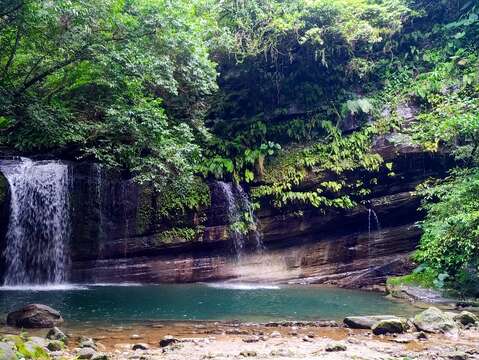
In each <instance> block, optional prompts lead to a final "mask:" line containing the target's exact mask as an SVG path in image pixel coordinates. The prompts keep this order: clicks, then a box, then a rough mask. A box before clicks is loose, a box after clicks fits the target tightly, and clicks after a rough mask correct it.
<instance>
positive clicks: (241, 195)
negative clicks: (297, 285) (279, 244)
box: [216, 181, 264, 259]
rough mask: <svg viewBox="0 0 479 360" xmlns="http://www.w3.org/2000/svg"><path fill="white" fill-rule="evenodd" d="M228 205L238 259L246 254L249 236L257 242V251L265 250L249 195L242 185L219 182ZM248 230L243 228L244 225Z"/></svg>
mask: <svg viewBox="0 0 479 360" xmlns="http://www.w3.org/2000/svg"><path fill="white" fill-rule="evenodd" d="M216 184H217V186H218V187H219V189H220V190H221V193H222V195H223V197H224V201H225V204H226V209H225V210H226V215H227V220H228V223H229V225H230V236H231V238H232V240H233V246H234V250H235V254H236V256H237V257H238V259H239V258H240V257H241V255H242V254H243V252H244V248H245V245H246V240H247V238H248V235H251V236H252V237H253V239H254V240H255V244H254V248H255V251H262V250H263V249H264V245H263V239H262V236H261V233H260V232H259V231H258V227H257V221H256V217H255V216H254V212H253V207H252V205H251V202H250V201H249V198H248V195H247V194H246V192H245V191H244V190H243V188H242V187H241V185H239V184H233V183H227V182H224V181H217V182H216ZM245 224H246V225H247V226H248V228H247V229H245V228H243V225H245Z"/></svg>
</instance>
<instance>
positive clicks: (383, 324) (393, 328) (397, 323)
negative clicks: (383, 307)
mask: <svg viewBox="0 0 479 360" xmlns="http://www.w3.org/2000/svg"><path fill="white" fill-rule="evenodd" d="M408 327H409V326H408V325H407V321H406V320H404V319H387V320H382V321H379V322H377V323H376V324H374V325H373V326H372V328H371V329H372V331H373V334H374V335H385V334H402V333H404V332H406V331H407V329H408Z"/></svg>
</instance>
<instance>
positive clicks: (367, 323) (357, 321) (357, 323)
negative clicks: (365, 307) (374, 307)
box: [343, 315, 399, 329]
mask: <svg viewBox="0 0 479 360" xmlns="http://www.w3.org/2000/svg"><path fill="white" fill-rule="evenodd" d="M391 319H394V320H399V318H398V317H397V316H394V315H374V316H348V317H347V318H345V319H344V320H343V322H344V324H345V325H346V326H347V327H349V328H351V329H371V328H372V327H373V325H374V324H376V323H378V322H379V321H383V320H391Z"/></svg>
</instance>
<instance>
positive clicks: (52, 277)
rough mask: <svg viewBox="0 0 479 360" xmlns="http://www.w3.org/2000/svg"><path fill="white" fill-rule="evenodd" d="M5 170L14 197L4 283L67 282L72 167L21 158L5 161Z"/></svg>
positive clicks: (11, 194) (38, 283) (3, 171)
mask: <svg viewBox="0 0 479 360" xmlns="http://www.w3.org/2000/svg"><path fill="white" fill-rule="evenodd" d="M0 170H1V171H2V173H3V174H4V175H5V177H6V178H7V180H8V183H9V185H10V196H11V199H10V218H9V223H8V230H7V235H6V248H5V250H4V253H3V257H4V259H5V267H6V272H5V278H4V285H8V286H12V285H40V284H61V283H64V282H65V281H66V280H67V279H66V276H67V268H68V265H69V256H68V244H69V240H70V235H71V230H70V223H71V221H70V201H69V193H70V191H69V190H70V176H69V168H68V165H66V164H64V163H61V162H58V161H32V160H30V159H26V158H20V159H18V160H4V161H1V162H0Z"/></svg>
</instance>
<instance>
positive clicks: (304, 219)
mask: <svg viewBox="0 0 479 360" xmlns="http://www.w3.org/2000/svg"><path fill="white" fill-rule="evenodd" d="M396 140H397V139H392V138H386V137H385V138H381V139H377V140H376V144H375V147H376V150H377V151H378V152H379V153H380V154H381V155H382V156H383V157H384V158H385V160H386V161H392V162H394V172H395V173H396V176H394V177H390V176H388V174H387V171H386V170H385V171H384V173H381V174H379V185H377V186H375V188H374V189H373V193H372V195H371V198H370V199H369V204H368V208H366V207H365V206H358V207H357V208H355V209H352V210H343V211H339V210H338V211H330V212H328V213H326V214H324V213H323V212H321V211H320V210H318V209H315V208H312V207H303V208H300V209H298V208H286V209H280V210H279V209H271V208H268V207H262V209H261V210H260V211H259V212H258V213H257V214H256V215H257V221H258V227H259V230H260V231H261V233H262V241H263V243H264V245H265V247H266V250H265V251H264V252H263V253H261V254H254V253H253V254H250V255H247V254H245V255H244V256H242V257H241V261H240V262H238V260H237V258H236V257H235V256H233V253H232V249H233V248H234V247H233V242H232V239H231V238H230V231H229V226H228V216H227V214H226V212H227V206H226V204H225V199H224V194H223V193H222V192H221V191H219V190H220V189H218V188H217V187H216V186H215V185H214V184H212V185H211V187H210V193H211V207H210V208H208V209H202V210H199V211H198V212H196V213H193V212H191V213H187V214H184V215H178V216H177V217H176V218H175V219H164V218H163V217H162V216H161V215H160V213H161V211H160V208H161V200H160V199H159V198H158V196H156V195H155V194H154V193H153V191H151V189H149V188H148V187H141V186H139V185H138V184H136V183H135V182H134V181H132V180H131V179H129V178H127V177H126V176H124V174H120V173H117V172H113V171H108V170H105V169H102V168H101V167H99V166H97V165H95V164H89V163H75V164H71V167H72V188H73V193H72V196H71V199H72V200H71V201H72V206H71V208H72V216H71V218H72V226H71V228H72V243H71V244H70V249H71V250H70V251H71V271H70V277H69V280H70V281H72V282H142V283H149V282H195V281H212V280H225V279H241V280H242V281H273V282H291V283H324V284H334V285H338V286H344V287H363V286H369V285H374V284H380V283H383V282H384V281H385V279H386V277H387V276H389V275H398V274H404V273H405V272H407V271H409V270H410V269H411V268H412V266H413V265H412V264H411V262H410V260H409V255H410V253H411V251H413V250H414V249H415V247H416V245H417V242H418V239H419V236H420V230H419V229H418V228H417V227H416V226H415V223H416V221H417V220H419V219H420V218H421V214H420V213H419V212H418V211H417V208H418V206H419V199H418V198H417V197H416V196H415V194H414V190H415V187H416V186H417V185H418V184H419V183H420V182H422V181H424V180H425V179H427V178H428V177H430V176H441V175H443V174H444V173H445V171H446V170H447V168H448V166H449V165H450V164H448V160H447V158H446V157H443V156H441V155H438V154H435V155H431V154H427V153H424V152H423V151H421V150H420V149H418V148H417V147H416V146H414V145H403V146H400V147H398V146H396V145H394V144H393V142H394V141H396ZM0 181H1V178H0ZM317 181H320V179H315V178H314V177H311V178H310V179H309V180H308V181H307V182H306V183H305V184H303V186H304V187H305V188H314V186H315V182H317ZM0 185H1V184H0ZM0 205H1V203H0ZM298 210H301V212H302V214H303V215H302V216H300V217H299V216H297V215H296V214H297V213H298ZM256 240H257V239H256ZM256 240H255V239H253V238H251V239H245V249H246V252H248V248H250V249H252V248H254V246H255V245H254V242H255V241H256ZM250 253H251V251H250Z"/></svg>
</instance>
